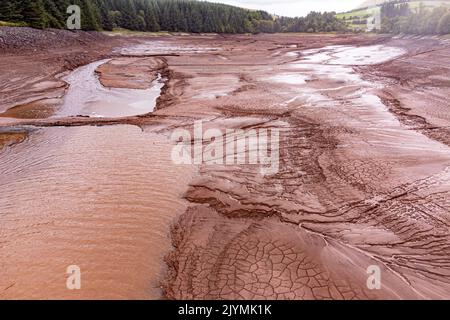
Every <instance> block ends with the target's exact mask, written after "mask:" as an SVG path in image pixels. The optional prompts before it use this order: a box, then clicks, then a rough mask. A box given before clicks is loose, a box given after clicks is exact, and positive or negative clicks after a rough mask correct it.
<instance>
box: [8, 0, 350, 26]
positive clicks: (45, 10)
mask: <svg viewBox="0 0 450 320" xmlns="http://www.w3.org/2000/svg"><path fill="white" fill-rule="evenodd" d="M73 4H75V5H78V6H80V8H81V15H82V16H81V24H82V29H83V30H113V29H114V28H125V29H129V30H136V31H151V32H157V31H161V30H164V31H170V32H194V33H200V32H205V33H206V32H216V33H259V32H267V33H271V32H322V31H323V32H330V31H344V30H345V29H346V26H345V24H344V23H343V22H342V21H340V20H338V19H337V18H336V17H335V13H317V12H312V13H310V14H309V15H308V16H307V17H300V18H287V17H275V16H272V15H270V14H268V13H267V12H265V11H260V10H248V9H243V8H239V7H234V6H230V5H224V4H218V3H209V2H203V1H194V0H7V1H5V0H1V1H0V21H8V22H24V23H25V24H26V25H28V26H31V27H34V28H59V29H62V28H65V26H66V19H67V17H68V14H67V13H66V10H67V7H68V6H69V5H73Z"/></svg>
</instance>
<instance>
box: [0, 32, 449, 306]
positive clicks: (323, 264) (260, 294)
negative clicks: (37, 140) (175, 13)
mask: <svg viewBox="0 0 450 320" xmlns="http://www.w3.org/2000/svg"><path fill="white" fill-rule="evenodd" d="M154 39H155V38H152V39H151V40H154ZM157 40H158V41H161V42H163V43H164V44H166V45H167V46H176V47H180V48H182V47H183V46H184V47H186V46H190V47H197V48H209V49H208V50H206V49H205V50H203V51H202V50H199V51H198V52H185V51H182V50H180V52H177V54H178V55H177V56H175V55H173V56H164V57H162V56H161V57H159V58H157V60H148V59H149V58H148V57H142V58H137V57H132V58H123V57H121V58H119V59H114V60H112V62H111V63H110V64H109V65H105V67H104V68H103V69H102V70H99V72H100V73H101V76H102V79H103V80H102V82H103V83H104V84H105V85H112V83H113V86H116V85H117V86H123V87H133V86H134V85H136V84H139V85H140V84H142V83H149V81H151V80H150V79H153V77H154V72H153V73H152V72H149V68H153V63H154V61H158V64H157V66H156V65H155V69H158V70H162V71H163V73H164V75H165V76H166V77H167V78H168V81H167V83H166V86H165V87H164V88H163V93H162V96H161V97H160V99H159V101H158V107H157V111H156V112H155V113H153V114H150V115H144V116H135V117H128V118H122V119H91V118H82V117H70V118H62V119H54V118H42V119H11V118H4V119H2V120H0V126H2V127H4V128H6V129H8V128H11V127H17V126H25V125H29V126H37V127H49V126H50V127H51V126H86V125H95V126H101V125H115V124H133V125H138V126H140V127H141V128H144V129H145V130H150V131H151V132H155V133H158V134H162V135H166V136H170V134H171V133H172V132H173V130H174V129H177V128H186V129H192V125H193V122H194V121H195V120H203V121H205V123H207V126H208V127H211V128H218V129H222V130H225V129H228V128H229V129H248V128H252V129H259V128H277V129H279V130H280V131H281V141H280V171H279V172H278V173H277V174H273V175H266V176H262V175H261V174H260V171H259V169H258V168H255V167H252V166H220V165H214V166H212V165H203V166H199V168H198V169H199V175H198V176H197V177H195V178H194V179H193V180H192V181H191V182H190V184H189V189H188V190H187V192H186V194H185V195H184V198H185V199H186V200H187V201H188V202H189V207H188V209H187V210H186V212H185V213H184V214H182V215H181V216H180V218H179V219H178V220H177V221H176V222H174V224H173V227H172V230H171V237H172V242H173V247H174V248H173V250H172V251H171V252H170V253H169V254H168V255H167V257H166V259H165V260H166V263H167V266H168V270H167V275H166V277H165V280H164V281H163V283H162V285H163V295H164V297H165V298H168V299H407V298H408V299H424V298H439V299H442V298H444V299H448V298H450V294H449V293H450V280H449V279H450V238H449V226H450V218H449V213H450V202H449V200H448V199H450V169H449V168H450V149H449V148H448V146H449V140H448V139H449V138H448V137H449V132H448V128H449V125H450V123H449V121H450V118H449V116H448V114H449V112H448V108H449V104H448V99H447V97H448V93H449V85H450V83H449V82H448V79H449V76H450V67H449V63H448V62H449V59H448V57H449V56H450V47H449V44H448V43H446V42H444V41H441V40H439V39H426V38H425V39H391V38H390V37H386V36H364V35H297V34H292V35H291V34H281V35H256V36H244V35H241V36H218V35H210V36H194V35H193V36H168V37H160V38H158V39H157ZM114 41H116V43H114V45H112V44H110V43H105V44H104V46H102V45H101V44H99V45H98V46H94V48H95V49H92V48H90V49H88V48H86V47H84V46H80V47H79V50H80V51H83V50H85V51H83V52H85V58H83V59H80V60H79V63H78V62H77V63H75V65H80V64H83V63H87V62H89V61H92V60H93V59H99V58H101V57H107V56H109V57H113V56H114V54H111V48H112V47H113V46H116V45H124V43H125V42H126V41H127V39H123V38H116V39H114ZM130 41H133V43H135V42H136V41H141V42H145V41H146V39H145V38H140V39H132V40H130ZM373 44H383V45H386V46H394V47H400V48H403V49H404V50H405V54H404V55H402V56H400V57H397V58H396V59H394V60H392V61H389V62H384V63H381V64H378V65H370V66H355V67H354V70H355V71H356V72H357V73H358V74H359V75H360V76H361V77H362V78H363V79H364V80H366V81H369V82H371V83H377V84H379V86H378V89H377V90H375V91H376V96H378V97H379V98H380V101H381V102H382V105H381V106H380V105H377V106H378V107H374V106H373V105H372V104H371V103H369V102H368V103H367V104H364V103H362V104H359V105H356V104H355V103H354V102H353V100H352V98H349V96H351V95H353V94H355V95H356V94H357V93H358V89H359V88H356V89H355V88H353V89H352V88H340V87H339V86H338V85H339V83H341V82H343V81H342V80H339V79H337V80H333V81H331V80H329V79H328V80H326V79H323V78H320V77H317V78H315V79H310V80H308V81H307V83H306V85H305V86H306V87H299V89H297V88H296V87H293V86H288V85H286V84H282V83H274V82H270V81H267V79H266V78H267V77H270V76H271V75H273V74H283V73H287V72H289V73H292V72H297V73H301V71H298V70H294V69H292V66H291V63H293V62H297V61H300V60H301V57H299V56H296V55H295V54H296V53H298V52H300V51H303V50H307V49H312V48H322V47H325V46H330V45H351V46H364V45H373ZM211 48H212V49H211ZM69 52H70V55H72V56H76V54H75V53H74V52H72V50H69V49H60V50H56V51H49V52H45V53H40V52H39V53H38V54H36V55H35V56H33V59H30V56H28V55H21V54H19V55H17V54H16V55H14V56H13V55H4V58H3V57H2V59H1V62H0V70H2V71H3V70H5V71H6V73H1V75H0V86H1V87H0V92H1V94H2V102H1V104H0V108H3V110H6V109H8V108H11V107H13V106H16V105H22V104H26V103H30V102H33V101H35V100H39V99H43V98H55V97H59V98H61V97H62V94H63V92H61V86H60V85H56V83H58V81H60V80H59V79H60V78H59V74H60V73H61V72H63V71H64V70H65V69H70V68H72V67H74V66H75V65H73V64H72V63H71V66H70V68H68V67H67V63H66V62H65V61H66V59H68V58H67V55H68V54H69ZM172 53H173V52H172ZM288 53H294V54H288ZM127 59H129V60H127ZM151 59H153V57H152V58H151ZM36 61H39V62H40V63H36ZM148 61H151V63H147V62H148ZM140 62H143V64H142V65H141V64H140ZM159 62H161V64H160V63H159ZM122 67H123V68H124V70H122V71H121V68H122ZM161 68H162V69H161ZM122 73H123V74H122ZM128 73H130V74H131V75H130V76H128ZM147 76H148V77H147ZM111 79H112V80H111ZM42 81H50V82H52V85H48V86H45V88H40V87H39V88H37V89H36V86H38V84H39V83H42ZM130 83H132V84H130ZM139 85H138V86H139ZM329 85H336V89H333V90H329V89H328V88H329V87H328V86H329ZM358 85H359V84H358ZM360 86H362V84H360ZM305 88H306V89H311V88H314V89H317V90H321V91H320V92H321V94H322V98H321V100H320V101H317V102H312V103H311V102H309V101H307V100H306V99H305V98H304V97H303V96H302V93H305V90H306V89H305ZM324 89H327V90H324ZM302 90H303V91H302ZM295 95H299V98H297V99H294V100H293V99H292V98H293V97H295ZM7 112H11V111H7ZM9 114H11V113H9ZM16 118H24V117H16ZM149 179H151V177H149ZM161 187H162V188H167V187H168V186H161ZM169 187H170V186H169ZM0 223H1V221H0ZM149 232H151V231H150V230H149ZM373 265H375V266H378V267H379V268H380V270H381V275H382V287H381V289H380V290H370V289H369V288H368V287H367V285H366V282H367V278H368V274H367V268H368V267H370V266H373ZM6 297H7V294H6Z"/></svg>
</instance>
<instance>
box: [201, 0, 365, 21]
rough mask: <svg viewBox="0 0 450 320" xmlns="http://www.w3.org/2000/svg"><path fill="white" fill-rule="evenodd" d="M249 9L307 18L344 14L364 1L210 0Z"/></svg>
mask: <svg viewBox="0 0 450 320" xmlns="http://www.w3.org/2000/svg"><path fill="white" fill-rule="evenodd" d="M208 1H210V2H220V3H226V4H231V5H234V6H238V7H243V8H248V9H260V10H264V11H267V12H269V13H274V14H277V15H281V16H286V17H296V16H305V15H307V14H308V13H309V12H310V11H321V12H323V11H336V12H344V11H349V10H351V9H354V8H356V7H358V6H359V5H360V4H361V3H363V2H364V0H208Z"/></svg>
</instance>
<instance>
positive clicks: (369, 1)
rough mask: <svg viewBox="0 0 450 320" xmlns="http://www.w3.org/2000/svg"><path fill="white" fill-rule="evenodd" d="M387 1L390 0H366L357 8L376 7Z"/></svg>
mask: <svg viewBox="0 0 450 320" xmlns="http://www.w3.org/2000/svg"><path fill="white" fill-rule="evenodd" d="M386 1H389V0H366V1H364V2H363V3H361V5H359V6H358V7H357V8H355V9H360V8H367V7H374V6H376V5H379V4H382V3H384V2H386Z"/></svg>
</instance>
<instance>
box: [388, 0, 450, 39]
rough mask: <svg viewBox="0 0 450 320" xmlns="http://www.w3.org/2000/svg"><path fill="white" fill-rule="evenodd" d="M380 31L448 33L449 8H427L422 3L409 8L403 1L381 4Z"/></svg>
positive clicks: (429, 33) (449, 29)
mask: <svg viewBox="0 0 450 320" xmlns="http://www.w3.org/2000/svg"><path fill="white" fill-rule="evenodd" d="M380 10H381V32H383V33H407V34H423V35H431V34H449V33H450V8H449V7H448V6H440V7H435V8H427V7H426V6H425V5H423V4H422V3H421V4H420V5H419V6H418V7H417V8H414V9H411V8H410V6H409V4H408V3H405V1H397V2H391V3H385V4H383V5H382V6H381V9H380Z"/></svg>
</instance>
